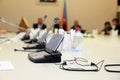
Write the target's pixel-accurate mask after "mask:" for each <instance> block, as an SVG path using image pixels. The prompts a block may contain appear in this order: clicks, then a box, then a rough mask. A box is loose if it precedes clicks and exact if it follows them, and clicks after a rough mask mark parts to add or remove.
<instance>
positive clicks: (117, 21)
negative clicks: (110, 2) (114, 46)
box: [112, 18, 120, 36]
mask: <svg viewBox="0 0 120 80" xmlns="http://www.w3.org/2000/svg"><path fill="white" fill-rule="evenodd" d="M112 22H113V25H114V26H115V29H114V30H115V31H116V30H118V35H119V36H120V24H119V19H117V18H115V19H113V20H112Z"/></svg>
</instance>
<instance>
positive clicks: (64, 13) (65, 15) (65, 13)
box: [62, 0, 68, 31]
mask: <svg viewBox="0 0 120 80" xmlns="http://www.w3.org/2000/svg"><path fill="white" fill-rule="evenodd" d="M62 19H63V24H64V30H65V31H68V22H67V4H66V0H64V7H63V13H62Z"/></svg>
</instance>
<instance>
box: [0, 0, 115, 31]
mask: <svg viewBox="0 0 120 80" xmlns="http://www.w3.org/2000/svg"><path fill="white" fill-rule="evenodd" d="M66 1H67V8H68V23H69V27H71V26H72V24H73V21H74V20H75V19H78V20H79V22H80V24H81V25H82V26H83V27H84V28H85V29H87V30H89V31H90V30H92V29H96V28H98V29H101V28H102V27H103V24H104V22H105V21H111V20H112V18H114V17H115V16H116V11H117V0H66ZM62 11H63V0H58V3H57V4H56V5H42V4H40V5H36V0H0V16H2V17H5V18H7V19H8V20H10V21H12V22H14V23H16V24H19V22H20V18H21V17H22V16H25V17H26V18H27V20H28V22H29V24H30V25H31V26H32V24H33V23H34V22H36V21H37V18H38V17H43V16H44V15H45V14H47V15H48V19H47V21H46V24H47V25H48V26H51V25H52V22H53V18H54V17H57V16H58V17H61V16H62ZM6 26H7V25H3V23H0V27H6ZM7 28H11V27H7ZM11 29H12V30H13V28H11Z"/></svg>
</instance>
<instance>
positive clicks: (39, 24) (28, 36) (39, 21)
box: [22, 18, 47, 40]
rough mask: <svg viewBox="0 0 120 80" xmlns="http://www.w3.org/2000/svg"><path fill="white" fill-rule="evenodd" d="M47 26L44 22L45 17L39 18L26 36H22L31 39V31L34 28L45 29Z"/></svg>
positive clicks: (24, 38)
mask: <svg viewBox="0 0 120 80" xmlns="http://www.w3.org/2000/svg"><path fill="white" fill-rule="evenodd" d="M46 28H47V27H46V25H45V24H44V23H43V19H42V18H38V22H37V23H35V24H33V28H31V29H30V30H29V31H28V32H27V33H26V34H25V36H24V37H23V38H22V40H29V39H30V32H31V31H32V29H34V30H37V29H40V30H45V29H46Z"/></svg>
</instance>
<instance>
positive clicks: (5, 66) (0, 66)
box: [0, 61, 14, 71]
mask: <svg viewBox="0 0 120 80" xmlns="http://www.w3.org/2000/svg"><path fill="white" fill-rule="evenodd" d="M13 69H14V66H13V65H12V63H11V61H0V71H7V70H13Z"/></svg>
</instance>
